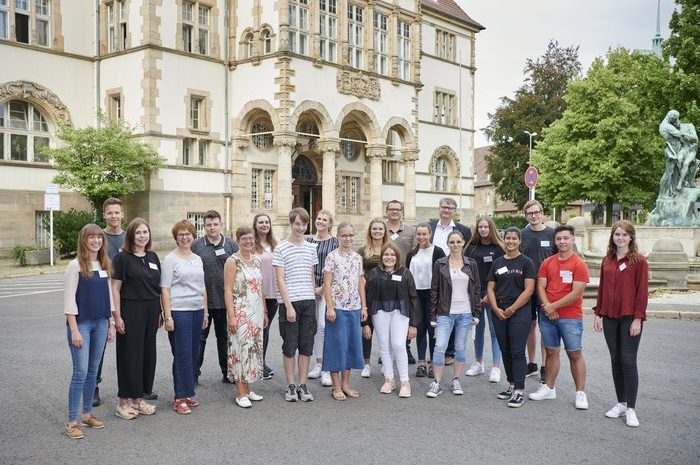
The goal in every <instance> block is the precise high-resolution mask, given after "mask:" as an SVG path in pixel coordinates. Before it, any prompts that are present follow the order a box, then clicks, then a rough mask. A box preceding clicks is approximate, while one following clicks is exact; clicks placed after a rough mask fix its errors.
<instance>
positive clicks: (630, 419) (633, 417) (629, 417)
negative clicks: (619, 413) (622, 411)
mask: <svg viewBox="0 0 700 465" xmlns="http://www.w3.org/2000/svg"><path fill="white" fill-rule="evenodd" d="M625 423H627V426H631V427H632V428H636V427H637V426H639V420H638V419H637V414H636V413H635V412H634V409H633V408H628V409H627V414H626V415H625Z"/></svg>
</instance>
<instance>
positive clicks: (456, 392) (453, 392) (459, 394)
mask: <svg viewBox="0 0 700 465" xmlns="http://www.w3.org/2000/svg"><path fill="white" fill-rule="evenodd" d="M452 394H454V395H455V396H461V395H463V394H464V391H452Z"/></svg>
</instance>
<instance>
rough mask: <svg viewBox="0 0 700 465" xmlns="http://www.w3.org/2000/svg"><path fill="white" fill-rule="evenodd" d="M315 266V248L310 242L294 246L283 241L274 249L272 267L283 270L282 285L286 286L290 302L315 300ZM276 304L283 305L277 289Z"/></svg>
mask: <svg viewBox="0 0 700 465" xmlns="http://www.w3.org/2000/svg"><path fill="white" fill-rule="evenodd" d="M316 265H318V256H317V255H316V246H314V245H313V244H311V243H310V242H306V241H304V242H302V243H301V244H300V245H295V244H292V243H291V242H289V241H288V240H284V241H282V242H281V243H280V244H278V245H277V247H275V252H274V254H273V256H272V266H274V267H281V268H284V283H285V284H286V286H287V295H288V296H289V301H290V302H298V301H300V300H316V295H315V294H314V279H313V274H312V272H313V269H314V266H316ZM277 302H279V303H283V300H282V296H281V295H280V292H279V289H278V290H277Z"/></svg>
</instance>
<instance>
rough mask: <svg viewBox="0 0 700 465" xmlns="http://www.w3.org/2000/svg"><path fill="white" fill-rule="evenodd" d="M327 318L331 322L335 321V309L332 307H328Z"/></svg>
mask: <svg viewBox="0 0 700 465" xmlns="http://www.w3.org/2000/svg"><path fill="white" fill-rule="evenodd" d="M326 320H328V322H329V323H335V310H333V309H332V308H327V309H326Z"/></svg>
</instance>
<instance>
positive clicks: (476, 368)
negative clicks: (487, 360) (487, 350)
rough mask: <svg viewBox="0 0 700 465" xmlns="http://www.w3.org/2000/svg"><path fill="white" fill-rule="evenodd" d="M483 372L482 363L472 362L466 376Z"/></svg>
mask: <svg viewBox="0 0 700 465" xmlns="http://www.w3.org/2000/svg"><path fill="white" fill-rule="evenodd" d="M483 374H484V364H483V363H479V362H474V363H472V366H470V367H469V369H468V370H467V373H466V375H467V376H477V375H483Z"/></svg>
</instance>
